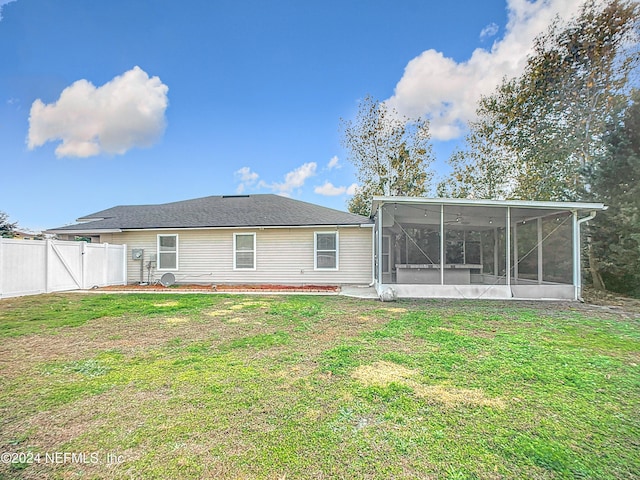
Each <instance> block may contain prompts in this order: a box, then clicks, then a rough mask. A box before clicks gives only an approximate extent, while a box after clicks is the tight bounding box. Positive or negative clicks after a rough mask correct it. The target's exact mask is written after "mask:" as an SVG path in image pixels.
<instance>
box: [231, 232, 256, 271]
mask: <svg viewBox="0 0 640 480" xmlns="http://www.w3.org/2000/svg"><path fill="white" fill-rule="evenodd" d="M239 235H251V236H252V237H253V268H247V267H238V266H237V265H236V262H237V258H238V250H237V249H236V238H237V237H238V236H239ZM241 251H244V252H246V251H248V250H241ZM256 251H257V248H256V234H255V232H246V233H245V232H238V233H234V234H233V269H234V270H240V271H244V272H246V271H252V270H256V268H257V255H256Z"/></svg>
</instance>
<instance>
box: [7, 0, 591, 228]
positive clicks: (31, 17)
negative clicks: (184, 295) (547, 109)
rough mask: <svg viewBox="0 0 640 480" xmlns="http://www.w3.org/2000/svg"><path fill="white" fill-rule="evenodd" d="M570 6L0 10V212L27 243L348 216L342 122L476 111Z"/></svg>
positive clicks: (115, 0) (444, 152) (195, 3)
mask: <svg viewBox="0 0 640 480" xmlns="http://www.w3.org/2000/svg"><path fill="white" fill-rule="evenodd" d="M579 3H580V1H579V0H548V1H542V0H538V1H537V2H531V1H528V0H483V1H482V2H478V1H475V0H474V1H471V0H469V1H452V2H443V1H427V0H422V1H413V0H393V1H390V0H384V1H383V0H379V1H377V0H369V1H364V0H362V1H349V0H338V1H334V0H323V1H322V2H305V1H300V0H291V1H270V2H265V1H255V0H252V1H244V2H242V1H237V0H234V1H218V0H215V1H211V0H208V1H200V0H190V1H186V2H175V1H171V2H169V1H163V0H137V1H131V0H126V1H120V0H92V1H89V2H88V1H86V0H57V1H45V2H43V1H41V0H13V1H9V2H7V0H0V8H1V10H0V13H1V14H2V18H1V19H0V168H1V170H0V172H1V173H0V179H1V180H0V210H1V211H4V212H6V213H8V214H9V216H10V219H11V220H12V221H18V222H19V224H20V226H22V227H24V228H29V229H33V230H40V229H44V228H53V227H57V226H61V225H64V224H68V223H72V222H73V221H74V220H75V219H76V218H78V217H80V216H82V215H84V214H88V213H92V212H95V211H98V210H102V209H105V208H109V207H112V206H115V205H126V204H148V203H164V202H171V201H176V200H184V199H189V198H196V197H200V196H207V195H221V194H234V193H278V194H283V195H288V196H291V197H292V198H297V199H300V200H304V201H308V202H312V203H316V204H320V205H325V206H328V207H332V208H338V209H342V210H344V209H346V202H347V200H348V198H349V193H350V192H352V191H353V188H354V184H355V183H356V178H355V172H354V170H353V168H352V167H351V165H350V164H349V163H348V162H347V155H346V152H345V151H344V149H343V148H342V147H341V145H340V132H339V125H340V118H347V119H349V118H352V117H353V115H354V114H355V111H356V108H357V104H358V101H359V100H360V99H361V98H363V97H364V96H365V95H367V94H371V95H373V96H374V97H375V98H378V99H380V100H381V101H386V102H388V104H389V105H390V106H392V107H393V108H396V109H397V110H398V111H399V112H400V113H402V114H405V115H408V116H417V115H425V116H427V117H428V118H430V119H431V122H432V135H433V143H434V147H435V153H436V156H437V162H436V164H435V169H436V171H437V173H438V174H440V175H443V174H444V173H445V172H446V169H447V167H446V159H447V157H448V155H449V153H450V151H451V149H452V148H453V147H454V146H455V145H457V144H458V143H459V141H460V139H461V138H462V136H463V135H464V128H465V127H464V126H465V124H466V122H467V121H469V120H471V119H472V118H473V112H474V109H475V102H476V101H477V98H478V96H479V95H480V94H482V93H490V92H491V91H492V90H493V89H494V88H495V86H496V85H497V84H498V83H499V81H500V80H501V78H503V76H505V75H506V76H513V75H517V74H518V73H519V72H520V71H521V69H522V67H523V65H524V61H525V59H526V55H527V53H528V52H529V51H530V48H531V41H532V39H533V38H534V37H535V35H536V34H538V33H540V32H541V31H543V30H544V29H545V28H546V26H547V25H548V23H549V21H550V20H551V18H553V16H554V15H555V14H559V15H560V16H563V17H567V16H569V15H571V14H573V13H575V11H577V8H578V5H579Z"/></svg>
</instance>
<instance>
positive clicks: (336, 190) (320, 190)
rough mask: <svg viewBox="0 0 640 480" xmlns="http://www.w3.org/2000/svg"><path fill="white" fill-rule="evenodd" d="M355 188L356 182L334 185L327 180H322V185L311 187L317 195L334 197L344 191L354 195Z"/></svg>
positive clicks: (356, 187)
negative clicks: (340, 185) (341, 185)
mask: <svg viewBox="0 0 640 480" xmlns="http://www.w3.org/2000/svg"><path fill="white" fill-rule="evenodd" d="M357 190H358V184H357V183H352V184H351V185H349V186H348V187H336V186H335V185H333V184H332V183H331V182H329V181H326V182H324V185H322V186H318V187H316V188H314V189H313V191H314V192H315V193H317V194H318V195H324V196H327V197H336V196H338V195H343V194H345V193H346V194H347V195H354V194H355V193H356V192H357Z"/></svg>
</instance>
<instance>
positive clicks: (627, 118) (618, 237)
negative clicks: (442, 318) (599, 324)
mask: <svg viewBox="0 0 640 480" xmlns="http://www.w3.org/2000/svg"><path fill="white" fill-rule="evenodd" d="M605 143H606V147H607V148H606V151H605V153H604V154H603V155H602V156H601V158H600V161H599V162H598V163H597V165H596V166H595V168H594V169H593V170H592V171H591V172H590V176H591V179H592V188H593V196H594V199H597V200H600V201H602V202H604V203H605V204H606V205H608V206H609V209H608V210H607V211H606V212H604V213H603V214H602V215H598V216H597V217H596V218H595V220H594V221H593V222H591V223H592V228H591V233H590V235H591V245H592V249H593V255H594V257H596V258H597V259H598V271H599V272H600V274H601V275H602V279H603V281H604V284H605V285H606V286H607V287H608V288H609V289H610V290H614V291H617V292H620V293H627V294H633V295H636V296H640V92H635V93H634V95H633V103H632V104H631V106H630V107H629V108H628V109H627V110H626V113H625V115H624V118H623V121H622V122H621V123H617V124H614V125H612V126H611V132H610V133H609V134H608V135H607V136H606V137H605Z"/></svg>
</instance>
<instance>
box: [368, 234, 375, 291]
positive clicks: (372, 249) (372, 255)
mask: <svg viewBox="0 0 640 480" xmlns="http://www.w3.org/2000/svg"><path fill="white" fill-rule="evenodd" d="M375 284H376V226H375V225H374V226H373V228H372V229H371V283H370V284H369V287H373V286H374V285H375Z"/></svg>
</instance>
